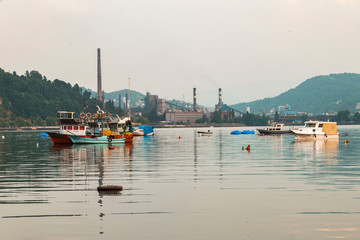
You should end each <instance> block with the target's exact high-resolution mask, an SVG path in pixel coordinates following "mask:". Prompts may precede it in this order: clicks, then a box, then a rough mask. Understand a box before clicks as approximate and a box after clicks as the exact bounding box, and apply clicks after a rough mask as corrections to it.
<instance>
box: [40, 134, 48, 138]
mask: <svg viewBox="0 0 360 240" xmlns="http://www.w3.org/2000/svg"><path fill="white" fill-rule="evenodd" d="M40 137H44V138H46V137H49V135H48V134H47V133H40Z"/></svg>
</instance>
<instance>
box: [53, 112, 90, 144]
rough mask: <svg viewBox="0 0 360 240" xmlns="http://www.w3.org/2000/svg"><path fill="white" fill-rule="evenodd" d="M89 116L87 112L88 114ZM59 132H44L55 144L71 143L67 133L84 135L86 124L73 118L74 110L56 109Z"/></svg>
mask: <svg viewBox="0 0 360 240" xmlns="http://www.w3.org/2000/svg"><path fill="white" fill-rule="evenodd" d="M89 115H90V116H91V114H90V113H89V114H88V116H89ZM57 121H58V123H59V125H60V127H59V132H58V133H56V132H46V133H47V134H48V135H49V136H50V138H51V140H52V141H53V143H55V144H72V141H71V139H70V138H69V135H74V136H86V131H87V129H88V125H87V124H86V123H85V121H83V120H77V119H75V118H74V112H67V111H58V112H57Z"/></svg>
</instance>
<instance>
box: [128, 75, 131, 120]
mask: <svg viewBox="0 0 360 240" xmlns="http://www.w3.org/2000/svg"><path fill="white" fill-rule="evenodd" d="M128 95H129V96H128V101H129V117H131V107H130V105H131V102H130V78H129V89H128Z"/></svg>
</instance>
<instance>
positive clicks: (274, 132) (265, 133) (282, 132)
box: [256, 129, 291, 135]
mask: <svg viewBox="0 0 360 240" xmlns="http://www.w3.org/2000/svg"><path fill="white" fill-rule="evenodd" d="M256 130H258V132H259V133H260V134H264V135H270V134H291V131H290V130H278V131H269V130H264V129H256Z"/></svg>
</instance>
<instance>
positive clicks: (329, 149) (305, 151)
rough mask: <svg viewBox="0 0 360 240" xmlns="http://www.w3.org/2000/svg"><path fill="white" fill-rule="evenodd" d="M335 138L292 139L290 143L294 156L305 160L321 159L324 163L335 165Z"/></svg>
mask: <svg viewBox="0 0 360 240" xmlns="http://www.w3.org/2000/svg"><path fill="white" fill-rule="evenodd" d="M338 144H339V140H337V139H328V140H309V141H294V142H293V144H292V147H293V154H294V156H295V157H301V158H302V159H304V160H305V161H322V162H323V163H324V164H326V165H337V159H338Z"/></svg>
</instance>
